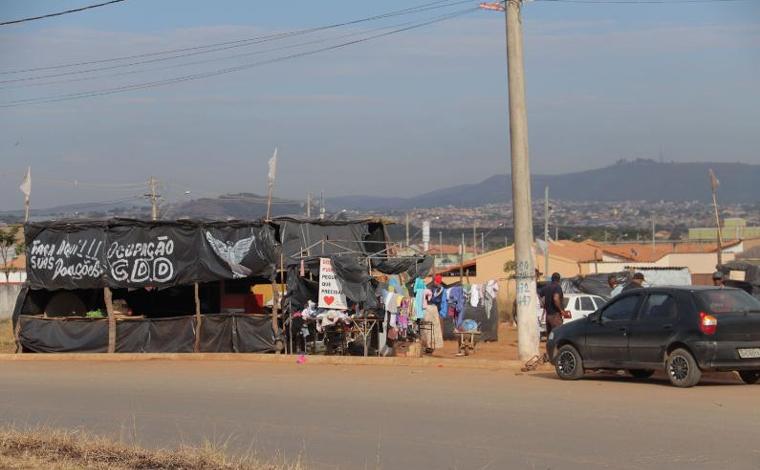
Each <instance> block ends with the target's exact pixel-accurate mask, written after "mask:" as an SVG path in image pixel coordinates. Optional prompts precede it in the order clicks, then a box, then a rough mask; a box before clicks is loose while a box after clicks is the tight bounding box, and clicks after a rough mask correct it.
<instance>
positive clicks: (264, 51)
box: [0, 20, 418, 90]
mask: <svg viewBox="0 0 760 470" xmlns="http://www.w3.org/2000/svg"><path fill="white" fill-rule="evenodd" d="M416 21H418V20H413V21H406V22H404V23H399V24H394V25H387V26H380V27H377V28H372V29H369V30H363V31H355V32H353V33H347V34H341V35H338V36H332V37H327V38H320V39H314V40H311V41H303V42H299V43H295V44H288V45H286V46H278V47H273V48H269V49H262V50H257V51H253V52H246V53H242V54H233V55H227V56H222V57H214V58H210V59H203V60H196V61H192V62H182V63H179V64H172V65H167V66H163V67H149V68H142V69H137V70H128V71H124V72H117V73H111V74H102V75H91V76H87V77H79V78H68V79H64V80H53V81H49V82H37V83H23V84H17V85H6V86H0V90H8V89H19V88H28V87H39V86H50V85H59V84H63V83H74V82H82V81H89V80H97V79H104V78H118V77H123V76H125V75H134V74H139V73H145V72H156V71H163V70H172V69H175V68H180V67H188V66H192V65H201V64H208V63H211V62H218V61H224V60H232V59H239V58H242V57H250V56H254V55H262V54H267V53H270V52H277V51H282V50H286V49H295V48H298V47H303V46H308V45H313V44H321V43H325V42H329V41H335V40H340V39H345V38H349V37H354V36H361V35H364V34H371V33H374V32H377V31H383V30H387V29H393V28H401V27H404V26H408V25H411V24H414V23H416ZM11 81H13V80H11ZM7 82H8V81H0V84H3V83H7Z"/></svg>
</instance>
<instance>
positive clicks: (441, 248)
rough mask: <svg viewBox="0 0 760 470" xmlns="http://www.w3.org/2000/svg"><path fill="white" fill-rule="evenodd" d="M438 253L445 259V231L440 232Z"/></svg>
mask: <svg viewBox="0 0 760 470" xmlns="http://www.w3.org/2000/svg"><path fill="white" fill-rule="evenodd" d="M438 254H439V255H440V256H441V259H443V232H440V231H439V232H438Z"/></svg>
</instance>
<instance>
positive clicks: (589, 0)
mask: <svg viewBox="0 0 760 470" xmlns="http://www.w3.org/2000/svg"><path fill="white" fill-rule="evenodd" d="M534 1H536V2H553V3H585V4H588V5H593V4H595V3H598V4H600V5H604V4H606V5H614V4H620V5H637V4H642V5H646V4H650V5H668V4H673V5H675V4H679V3H726V2H747V1H751V0H534Z"/></svg>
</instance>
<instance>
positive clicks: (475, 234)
mask: <svg viewBox="0 0 760 470" xmlns="http://www.w3.org/2000/svg"><path fill="white" fill-rule="evenodd" d="M472 253H473V254H474V255H475V256H477V255H478V223H477V222H473V223H472Z"/></svg>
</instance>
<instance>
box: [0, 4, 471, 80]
mask: <svg viewBox="0 0 760 470" xmlns="http://www.w3.org/2000/svg"><path fill="white" fill-rule="evenodd" d="M464 3H472V0H458V1H452V0H437V1H435V2H429V3H424V4H421V5H417V6H415V7H409V8H404V9H402V10H395V11H390V12H387V13H382V14H379V15H374V16H368V17H365V18H359V19H356V20H350V21H344V22H341V23H334V24H330V25H326V26H318V27H314V28H307V29H300V30H294V31H287V32H282V33H274V34H267V35H262V36H255V37H251V38H246V39H238V40H234V41H225V42H218V43H211V44H203V45H199V46H192V47H184V48H178V49H168V50H163V51H155V52H147V53H143V54H134V55H128V56H121V57H112V58H107V59H98V60H91V61H83V62H75V63H69V64H59V65H51V66H45V67H34V68H27V69H21V70H10V71H5V72H0V75H10V74H20V73H27V72H37V71H43V70H55V69H62V68H72V67H79V66H83V65H94V64H102V63H109V62H118V61H123V60H131V59H141V58H145V57H155V56H161V55H168V54H174V53H178V52H188V51H195V52H192V53H188V54H180V55H175V56H170V57H161V58H157V59H152V60H148V61H139V62H133V63H130V64H121V65H118V66H113V68H118V67H127V66H131V65H138V64H144V63H149V62H155V61H161V60H172V59H176V58H181V57H188V56H191V55H198V54H206V53H211V52H218V51H221V50H227V49H232V48H235V47H246V46H249V45H255V44H261V43H264V42H271V41H275V40H280V39H286V38H290V37H294V36H301V35H305V34H310V33H315V32H319V31H325V30H330V29H336V28H341V27H345V26H352V25H356V24H360V23H365V22H369V21H377V20H381V19H386V18H392V17H395V16H402V15H409V14H415V13H422V12H425V11H430V10H434V9H438V8H447V7H452V6H456V5H461V4H464ZM206 49H208V50H206ZM102 70H108V68H95V69H89V70H84V71H74V72H65V73H60V74H48V75H41V76H38V77H31V78H27V79H34V80H37V79H42V78H54V77H60V76H64V75H68V74H73V73H85V72H92V71H102ZM18 80H24V79H18ZM0 83H9V82H8V81H6V82H0Z"/></svg>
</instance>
